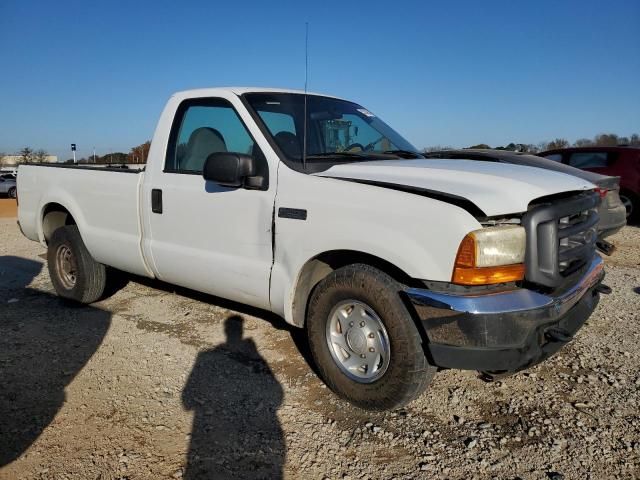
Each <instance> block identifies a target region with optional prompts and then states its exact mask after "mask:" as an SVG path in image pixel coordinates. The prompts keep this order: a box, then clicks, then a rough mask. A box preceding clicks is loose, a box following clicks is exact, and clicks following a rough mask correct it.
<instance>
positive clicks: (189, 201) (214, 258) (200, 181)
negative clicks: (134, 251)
mask: <svg viewBox="0 0 640 480" xmlns="http://www.w3.org/2000/svg"><path fill="white" fill-rule="evenodd" d="M216 152H237V153H243V154H250V155H252V156H254V158H256V159H257V160H258V162H259V165H260V167H259V168H261V169H262V174H264V175H266V176H267V178H268V175H269V171H268V165H267V161H266V159H265V157H264V155H263V154H262V152H261V151H260V149H259V147H258V146H257V145H256V143H255V141H254V139H253V137H252V136H251V134H250V133H249V131H248V130H247V128H246V126H245V125H244V123H243V121H242V120H241V118H240V117H239V115H238V113H237V112H236V110H235V109H234V107H233V105H232V104H231V103H230V102H229V101H228V100H226V99H222V98H201V99H191V100H185V101H183V102H182V103H181V104H180V106H179V107H178V110H177V113H176V116H175V119H174V122H173V125H172V127H171V133H170V136H169V143H168V147H167V151H166V158H164V159H160V158H158V159H152V161H154V162H157V163H158V164H161V163H164V169H163V170H162V171H159V170H158V171H156V172H155V174H154V176H153V178H152V179H151V185H150V186H149V188H148V189H147V190H146V192H148V193H150V195H149V196H148V197H147V198H146V201H147V202H150V203H151V202H154V204H153V205H151V210H150V213H149V227H150V230H151V231H150V237H151V239H150V241H149V249H150V252H151V256H152V260H153V265H154V270H155V271H156V272H155V273H156V275H157V276H158V277H159V278H160V279H162V280H164V281H166V282H170V283H173V284H177V285H181V286H185V287H188V288H192V289H194V290H198V291H204V292H207V293H211V294H214V295H218V296H221V297H225V298H229V299H232V300H236V301H239V302H243V303H247V304H250V305H254V306H257V307H261V308H269V275H270V271H271V264H272V248H271V228H272V211H273V203H274V195H275V182H272V184H273V186H271V187H270V186H269V185H268V182H267V186H266V187H265V188H264V189H262V190H247V189H244V188H228V187H222V186H220V185H217V184H215V183H213V182H209V181H205V180H204V178H203V177H202V169H203V166H204V163H205V161H206V159H207V157H208V156H209V155H211V154H212V153H216ZM145 196H146V195H145ZM149 197H151V198H149Z"/></svg>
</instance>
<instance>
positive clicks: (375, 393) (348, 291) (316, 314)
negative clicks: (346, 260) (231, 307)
mask: <svg viewBox="0 0 640 480" xmlns="http://www.w3.org/2000/svg"><path fill="white" fill-rule="evenodd" d="M400 290H401V286H400V284H398V283H397V282H396V281H394V280H393V279H392V278H391V277H389V276H388V275H386V274H385V273H383V272H381V271H380V270H378V269H376V268H374V267H371V266H369V265H364V264H354V265H348V266H346V267H343V268H340V269H338V270H335V271H334V272H332V273H331V274H329V275H328V276H327V277H325V278H324V279H323V280H322V281H321V282H320V283H319V284H318V285H317V286H316V288H315V289H314V291H313V293H312V296H311V299H310V302H309V308H308V315H307V325H306V327H307V335H308V338H309V346H310V348H311V353H312V355H313V358H314V360H315V362H316V366H317V368H318V372H319V374H320V376H321V377H322V379H323V380H324V382H325V383H326V384H327V386H328V387H329V388H331V390H333V391H334V392H335V393H336V394H337V395H339V396H340V397H342V398H344V399H345V400H347V401H349V402H351V403H352V404H354V405H356V406H357V407H360V408H363V409H365V410H390V409H395V408H400V407H402V406H404V405H406V404H408V403H409V402H411V401H412V400H414V399H416V398H417V397H418V396H420V394H422V393H423V392H424V391H425V390H426V388H427V387H428V386H429V384H430V383H431V380H432V379H433V376H434V374H435V372H436V368H435V367H434V366H432V365H430V364H429V363H428V361H427V357H426V356H425V352H424V349H423V345H422V340H421V336H420V333H419V332H418V329H417V328H416V325H415V323H414V321H413V319H412V318H411V316H410V314H409V312H408V311H407V308H406V307H405V305H404V303H403V301H402V299H401V298H400V295H399V292H400ZM347 300H355V301H357V302H362V303H364V304H366V305H367V306H368V307H370V308H371V309H372V310H373V311H374V312H375V314H376V315H377V316H378V317H379V319H380V320H381V321H382V323H383V324H384V328H385V329H386V332H387V334H388V337H389V345H390V360H389V365H388V367H387V368H386V370H385V371H384V373H383V374H382V376H380V377H379V378H377V379H375V380H374V381H373V382H371V383H362V382H359V381H356V380H353V379H352V378H350V377H348V376H347V375H346V374H345V373H343V371H342V369H341V367H339V366H338V363H337V362H336V360H334V357H333V356H332V354H331V351H330V347H329V344H328V342H327V333H326V332H327V322H329V321H330V315H331V312H332V311H333V310H334V308H335V306H336V305H339V304H340V302H344V301H347Z"/></svg>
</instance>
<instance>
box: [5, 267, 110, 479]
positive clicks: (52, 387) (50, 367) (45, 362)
mask: <svg viewBox="0 0 640 480" xmlns="http://www.w3.org/2000/svg"><path fill="white" fill-rule="evenodd" d="M41 269H42V264H41V263H39V262H36V261H33V260H28V259H24V258H20V257H14V256H0V468H1V467H3V466H5V465H7V464H9V463H11V462H13V461H14V460H16V459H17V458H18V457H20V456H21V455H22V454H23V453H24V452H25V451H26V450H27V449H28V448H29V447H30V446H31V445H32V444H33V443H34V442H35V441H36V440H37V439H38V437H39V436H40V435H41V434H42V432H43V431H44V430H45V429H46V428H47V426H48V425H49V424H50V423H51V421H52V420H53V418H54V417H55V416H56V414H57V413H58V412H59V411H60V409H61V408H62V406H63V405H64V403H65V400H66V392H65V388H66V387H67V385H69V384H70V383H71V382H72V381H73V379H74V378H75V377H76V375H77V374H78V373H79V372H80V371H81V370H82V368H83V367H84V366H85V365H86V363H87V362H88V361H89V359H90V358H91V357H92V355H93V354H94V353H95V352H96V350H97V349H98V347H99V346H100V344H101V343H102V341H103V339H104V337H105V335H106V333H107V331H108V329H109V326H110V324H111V314H110V313H108V312H105V311H103V310H101V309H99V308H95V307H92V306H76V305H71V304H68V303H66V302H64V301H62V300H61V299H59V298H58V297H56V296H55V295H51V294H48V293H44V292H40V291H37V290H34V289H32V288H28V285H29V284H30V283H31V281H32V280H33V279H34V278H35V277H36V276H37V275H38V274H39V273H40V270H41Z"/></svg>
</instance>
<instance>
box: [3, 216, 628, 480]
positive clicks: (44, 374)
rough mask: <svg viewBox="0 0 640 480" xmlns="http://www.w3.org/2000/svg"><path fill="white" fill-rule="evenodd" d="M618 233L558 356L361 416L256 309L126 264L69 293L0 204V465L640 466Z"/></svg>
mask: <svg viewBox="0 0 640 480" xmlns="http://www.w3.org/2000/svg"><path fill="white" fill-rule="evenodd" d="M613 241H614V243H616V244H617V245H618V247H619V249H618V251H617V252H616V254H615V255H614V256H613V257H612V258H610V259H607V264H608V268H607V279H606V283H607V284H608V285H610V286H611V287H612V288H613V294H612V295H609V296H604V297H603V298H602V301H601V303H600V305H599V306H598V308H597V310H596V312H595V313H594V315H593V316H592V317H591V319H590V320H589V321H588V323H587V325H586V326H585V327H584V328H583V329H582V330H581V331H580V333H579V334H578V336H577V338H576V339H575V340H574V341H573V342H572V343H571V344H570V345H569V346H567V347H566V348H565V349H563V350H562V351H561V352H560V353H559V354H558V355H556V356H555V357H553V358H552V359H550V360H549V361H547V362H545V363H543V364H542V365H539V366H537V367H535V368H532V369H531V370H529V371H526V372H523V373H519V374H517V375H514V376H511V377H507V378H504V379H502V380H500V381H496V382H493V383H484V382H483V381H482V380H480V379H479V378H478V375H477V374H475V373H474V372H457V371H443V372H440V373H438V375H436V378H435V381H434V382H433V384H432V386H431V388H430V390H429V391H428V392H427V393H426V394H424V395H423V396H422V397H421V398H420V399H418V400H417V401H416V402H414V403H413V404H411V405H410V406H409V407H408V408H406V409H403V410H400V411H396V412H391V413H376V414H371V413H367V412H363V411H360V410H358V409H356V408H353V407H351V406H350V405H348V404H346V403H345V402H342V401H341V400H338V399H337V398H336V397H335V396H334V395H333V394H332V393H331V392H330V391H328V390H327V389H326V388H325V387H324V386H323V384H322V383H321V382H320V380H319V379H318V378H317V376H316V375H315V374H314V371H313V369H312V367H310V364H309V362H308V358H309V355H308V351H307V349H306V346H305V342H304V336H303V335H301V332H299V331H297V330H295V329H292V328H290V327H288V326H287V325H286V324H285V323H284V322H283V321H281V320H279V319H278V318H275V317H273V316H272V315H270V314H268V313H265V312H261V311H256V310H252V309H249V308H246V307H242V306H240V305H236V304H231V303H229V302H226V301H224V300H221V299H218V298H215V297H210V296H205V295H200V294H196V293H193V292H187V291H183V290H178V291H174V289H173V288H172V287H170V286H167V285H162V284H157V283H153V282H147V281H141V280H138V279H135V280H133V279H131V280H129V282H128V284H126V286H124V287H123V288H122V289H120V290H119V291H117V293H115V294H114V295H113V296H112V297H110V298H109V299H107V300H105V301H102V302H100V303H97V304H95V305H92V306H90V307H77V306H73V305H69V304H66V303H64V302H63V301H61V300H60V299H58V298H56V297H55V296H54V295H53V292H52V289H51V285H50V283H49V279H48V275H47V272H46V265H45V263H44V260H43V259H42V255H43V254H44V253H45V250H44V249H43V248H42V247H41V246H39V245H37V244H35V243H32V242H29V241H27V240H26V239H24V238H23V237H22V236H21V235H20V233H19V232H18V229H17V228H16V226H15V219H13V220H10V219H0V479H16V478H20V479H22V478H25V479H50V478H55V479H86V478H89V479H103V480H104V479H162V478H176V479H179V478H229V477H234V476H237V477H239V478H279V477H284V478H287V479H293V478H305V479H307V478H309V479H315V478H317V479H323V478H331V479H334V478H337V479H378V478H380V479H383V478H384V479H387V478H460V479H462V478H464V479H469V478H499V479H515V478H522V479H549V478H552V479H556V480H557V479H562V478H565V479H585V478H593V479H600V478H640V417H639V414H638V412H639V407H640V395H639V393H638V392H639V390H640V372H639V370H640V369H639V367H640V347H639V341H640V318H639V317H640V314H639V313H638V310H639V307H640V229H639V228H637V227H627V228H625V229H624V230H623V231H622V232H621V233H619V234H618V235H616V236H615V237H614V239H613Z"/></svg>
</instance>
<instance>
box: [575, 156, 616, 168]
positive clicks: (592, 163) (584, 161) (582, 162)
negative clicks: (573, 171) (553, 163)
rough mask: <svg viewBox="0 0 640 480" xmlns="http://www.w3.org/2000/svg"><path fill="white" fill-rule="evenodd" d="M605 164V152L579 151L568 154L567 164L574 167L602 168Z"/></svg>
mask: <svg viewBox="0 0 640 480" xmlns="http://www.w3.org/2000/svg"><path fill="white" fill-rule="evenodd" d="M607 164H608V162H607V153H606V152H579V153H572V154H571V156H569V165H571V166H572V167H576V168H602V167H606V166H607Z"/></svg>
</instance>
